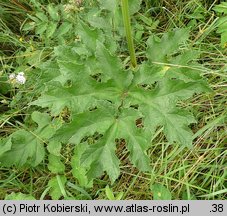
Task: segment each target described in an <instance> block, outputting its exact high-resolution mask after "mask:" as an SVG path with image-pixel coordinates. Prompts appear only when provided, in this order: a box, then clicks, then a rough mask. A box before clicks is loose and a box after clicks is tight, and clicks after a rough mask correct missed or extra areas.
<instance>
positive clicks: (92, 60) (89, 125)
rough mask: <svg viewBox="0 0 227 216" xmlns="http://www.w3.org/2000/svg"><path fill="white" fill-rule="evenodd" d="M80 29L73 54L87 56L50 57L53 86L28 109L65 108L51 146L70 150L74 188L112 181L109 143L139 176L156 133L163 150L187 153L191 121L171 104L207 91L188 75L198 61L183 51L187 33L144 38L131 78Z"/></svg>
mask: <svg viewBox="0 0 227 216" xmlns="http://www.w3.org/2000/svg"><path fill="white" fill-rule="evenodd" d="M80 28H81V29H80V31H82V29H83V28H84V30H85V31H84V32H83V33H81V35H83V34H84V37H83V40H82V43H81V45H82V46H81V47H83V48H84V47H87V46H88V47H89V48H88V52H85V51H84V50H83V49H82V50H80V51H78V49H77V48H78V46H77V45H75V47H73V46H72V47H69V46H66V47H65V48H64V47H63V46H62V47H59V48H58V49H55V54H56V62H57V64H58V66H59V70H60V73H61V74H62V78H61V81H60V82H48V83H47V88H46V89H47V90H46V91H45V92H44V93H43V94H42V95H41V97H40V98H38V99H37V100H36V101H35V102H33V103H32V104H33V105H38V106H41V107H45V108H49V109H50V110H51V112H52V114H53V115H58V114H59V113H60V112H61V111H62V110H63V109H64V108H65V107H67V108H68V109H69V110H70V111H71V113H72V115H71V118H70V122H69V123H65V124H64V125H63V126H62V127H61V128H60V129H59V130H58V131H57V132H56V134H55V136H54V137H53V138H52V141H51V142H53V143H54V142H62V143H68V142H69V143H73V144H75V145H76V148H75V155H74V157H73V160H72V163H73V164H72V166H73V175H74V176H75V177H76V178H77V179H78V180H79V182H80V183H81V184H82V185H84V186H87V185H88V184H90V183H91V182H92V179H93V178H96V177H98V176H100V175H102V174H103V173H105V172H106V173H107V174H108V175H109V177H110V179H111V181H112V182H114V181H115V180H116V179H117V178H118V176H119V173H120V168H119V163H120V162H119V159H118V157H117V156H116V140H124V142H125V143H126V147H127V149H128V151H129V159H130V161H131V162H132V164H134V165H135V166H136V167H138V168H139V169H140V170H142V171H149V170H150V166H149V162H150V161H149V157H148V155H147V150H148V148H149V147H150V140H151V139H152V138H153V137H152V136H153V134H154V132H155V131H156V130H157V128H159V127H162V128H163V132H164V134H165V136H166V138H167V140H168V142H169V143H171V144H173V143H178V144H181V145H184V146H188V147H191V145H192V135H193V133H192V131H191V129H190V128H189V126H190V124H192V123H195V122H196V120H195V119H194V117H193V115H192V114H191V113H190V112H189V111H188V110H187V109H185V108H182V107H181V106H180V105H179V104H180V102H181V101H185V100H187V99H189V98H190V97H192V96H193V95H194V94H198V93H201V92H206V91H209V88H208V87H207V83H206V81H205V80H204V79H203V78H202V77H201V70H196V69H197V68H198V67H200V66H199V65H198V63H196V58H197V56H198V53H197V52H194V51H191V50H189V49H188V48H187V46H186V43H187V40H188V36H189V35H188V30H185V29H178V30H174V31H172V32H169V33H166V34H164V35H163V37H161V38H156V37H151V38H150V39H149V40H148V42H147V45H148V50H147V53H146V54H147V58H148V61H145V62H143V63H142V64H141V65H138V68H136V69H134V70H133V71H132V70H131V69H127V70H126V69H125V66H124V65H123V64H122V61H121V60H120V59H119V58H118V57H117V56H116V55H114V54H113V53H110V51H109V50H108V49H107V48H106V46H105V43H103V41H102V40H101V41H99V40H100V39H99V32H98V31H96V29H90V28H89V27H87V26H86V25H84V24H81V26H80ZM93 33H94V35H93ZM86 38H89V39H88V41H87V39H86ZM101 39H103V38H102V37H101ZM86 42H87V44H86ZM182 47H184V49H182ZM76 50H77V51H76ZM79 52H81V55H79V54H78V53H79ZM68 79H69V80H70V83H69V84H67V80H68ZM138 121H140V125H138V124H137V123H138ZM95 134H98V136H97V137H96V138H94V135H95ZM90 140H92V142H90ZM85 142H86V143H85ZM75 157H77V158H75ZM77 167H78V168H77Z"/></svg>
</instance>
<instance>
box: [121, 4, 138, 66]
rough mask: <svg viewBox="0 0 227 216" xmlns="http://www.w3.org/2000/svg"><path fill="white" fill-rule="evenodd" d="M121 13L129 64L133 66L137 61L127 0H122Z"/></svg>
mask: <svg viewBox="0 0 227 216" xmlns="http://www.w3.org/2000/svg"><path fill="white" fill-rule="evenodd" d="M122 15H123V22H124V26H125V33H126V39H127V43H128V49H129V53H130V58H131V64H132V66H133V67H134V68H135V67H136V66H137V61H136V54H135V48H134V43H133V38H132V29H131V21H130V15H129V6H128V0H122Z"/></svg>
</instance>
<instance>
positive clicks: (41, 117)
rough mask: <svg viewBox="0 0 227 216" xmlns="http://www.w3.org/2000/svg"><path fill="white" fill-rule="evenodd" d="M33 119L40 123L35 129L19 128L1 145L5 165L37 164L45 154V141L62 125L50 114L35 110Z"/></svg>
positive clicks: (0, 159)
mask: <svg viewBox="0 0 227 216" xmlns="http://www.w3.org/2000/svg"><path fill="white" fill-rule="evenodd" d="M32 120H33V121H34V122H36V123H37V124H38V127H37V128H36V129H35V130H33V131H30V130H24V129H21V130H18V131H16V132H14V133H13V134H11V136H10V137H9V139H8V140H7V141H5V143H3V145H2V146H1V155H0V162H1V164H2V165H3V166H11V165H17V166H23V165H24V164H30V165H32V166H37V165H38V164H39V163H40V162H41V161H42V160H43V159H44V156H45V149H44V143H45V142H46V141H47V140H48V139H49V138H50V137H51V136H53V134H54V133H55V131H56V130H57V129H58V127H60V124H59V122H56V121H54V122H52V121H51V118H50V116H49V115H48V114H42V113H39V112H33V114H32Z"/></svg>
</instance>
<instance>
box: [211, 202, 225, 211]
mask: <svg viewBox="0 0 227 216" xmlns="http://www.w3.org/2000/svg"><path fill="white" fill-rule="evenodd" d="M223 211H224V208H223V204H212V210H210V212H223Z"/></svg>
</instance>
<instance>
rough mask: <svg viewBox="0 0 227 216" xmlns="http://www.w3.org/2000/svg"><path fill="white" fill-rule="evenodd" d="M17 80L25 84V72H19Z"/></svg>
mask: <svg viewBox="0 0 227 216" xmlns="http://www.w3.org/2000/svg"><path fill="white" fill-rule="evenodd" d="M16 81H17V83H19V84H22V85H23V84H25V82H26V78H25V76H24V72H20V73H18V74H17V76H16Z"/></svg>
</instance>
